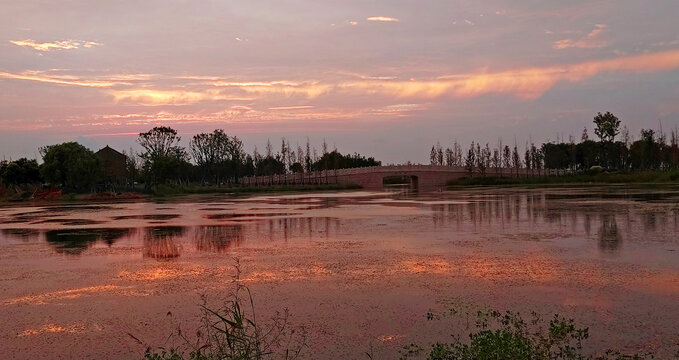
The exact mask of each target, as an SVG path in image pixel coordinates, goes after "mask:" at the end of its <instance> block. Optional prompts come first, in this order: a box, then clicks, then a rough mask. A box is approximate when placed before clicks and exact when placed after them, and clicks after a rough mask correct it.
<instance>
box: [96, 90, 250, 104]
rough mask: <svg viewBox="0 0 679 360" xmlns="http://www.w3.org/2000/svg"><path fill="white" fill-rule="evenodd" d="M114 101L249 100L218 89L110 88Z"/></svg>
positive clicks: (137, 102) (159, 102)
mask: <svg viewBox="0 0 679 360" xmlns="http://www.w3.org/2000/svg"><path fill="white" fill-rule="evenodd" d="M109 94H111V95H113V97H114V98H115V101H116V102H119V103H120V102H123V103H124V102H131V103H135V104H139V105H148V106H155V105H188V104H194V103H197V102H200V101H207V100H251V99H250V98H242V97H241V98H239V97H232V96H228V95H224V94H222V93H221V92H219V91H214V90H213V91H184V90H152V89H132V90H111V91H109Z"/></svg>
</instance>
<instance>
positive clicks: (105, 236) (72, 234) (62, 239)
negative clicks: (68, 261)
mask: <svg viewBox="0 0 679 360" xmlns="http://www.w3.org/2000/svg"><path fill="white" fill-rule="evenodd" d="M131 231H132V230H131V229H67V230H52V231H47V232H45V240H46V241H47V242H48V243H49V244H50V245H52V247H53V248H54V250H56V252H58V253H60V254H66V255H80V254H82V252H83V251H85V250H87V249H89V248H90V247H91V246H93V245H94V244H95V243H96V242H97V241H102V242H104V243H105V244H106V245H108V246H111V245H113V243H114V242H115V241H116V240H118V239H120V238H123V237H125V236H129V234H130V232H131Z"/></svg>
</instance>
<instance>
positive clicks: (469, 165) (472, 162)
mask: <svg viewBox="0 0 679 360" xmlns="http://www.w3.org/2000/svg"><path fill="white" fill-rule="evenodd" d="M475 166H476V145H475V144H474V142H473V141H472V144H471V146H469V151H467V157H465V159H464V167H465V169H467V172H468V173H469V175H472V174H473V173H474V167H475Z"/></svg>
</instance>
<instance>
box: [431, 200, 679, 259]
mask: <svg viewBox="0 0 679 360" xmlns="http://www.w3.org/2000/svg"><path fill="white" fill-rule="evenodd" d="M674 195H675V194H674V193H668V194H655V195H653V196H650V198H651V199H654V200H658V201H659V200H667V199H669V198H672V197H673V196H674ZM630 196H631V197H632V199H630V200H634V201H629V202H625V201H619V200H614V201H613V202H611V201H609V200H606V201H602V200H600V199H602V198H606V199H607V198H613V199H619V198H627V199H629V198H630ZM646 198H647V197H646V196H644V195H643V194H641V193H639V194H634V195H633V196H632V195H625V194H622V195H620V194H618V195H615V194H605V195H601V196H590V195H589V193H586V192H585V193H577V191H576V194H571V195H569V194H563V195H561V194H556V195H555V194H551V193H549V192H548V191H542V192H540V191H534V192H519V191H517V192H510V193H506V192H505V193H501V194H485V195H476V194H465V195H464V196H458V197H457V200H458V201H456V202H452V201H451V203H450V204H435V205H431V206H430V208H431V210H432V212H431V220H432V224H433V225H434V227H435V228H441V229H444V228H452V229H454V230H455V231H457V232H465V231H469V232H474V233H477V232H478V233H483V234H497V235H498V236H502V235H516V234H517V233H518V232H528V233H533V234H535V233H536V232H538V233H539V232H543V233H546V232H554V233H555V234H558V235H559V236H561V237H581V238H589V239H592V240H597V241H598V248H599V250H600V251H601V252H602V253H607V254H612V253H615V252H616V251H617V250H619V249H620V247H621V244H622V242H623V239H626V240H625V241H630V240H631V241H644V242H663V243H665V242H669V241H673V239H676V233H677V232H678V231H679V226H678V224H679V211H676V210H675V209H673V208H671V207H667V208H666V209H663V208H662V206H659V205H655V204H639V203H638V202H637V200H641V199H646ZM459 200H464V201H459ZM465 201H466V202H465ZM663 204H665V203H663ZM663 206H666V205H663ZM518 238H522V237H518Z"/></svg>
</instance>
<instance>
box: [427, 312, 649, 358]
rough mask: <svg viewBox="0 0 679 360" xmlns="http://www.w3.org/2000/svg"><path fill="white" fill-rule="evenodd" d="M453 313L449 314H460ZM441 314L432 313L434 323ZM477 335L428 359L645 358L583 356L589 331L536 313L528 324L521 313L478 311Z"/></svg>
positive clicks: (435, 349) (441, 347)
mask: <svg viewBox="0 0 679 360" xmlns="http://www.w3.org/2000/svg"><path fill="white" fill-rule="evenodd" d="M456 313H457V311H455V310H452V311H449V312H448V313H447V314H456ZM441 316H445V315H440V314H434V313H431V312H430V313H428V314H427V318H428V319H429V320H433V319H436V318H439V317H441ZM476 330H477V331H476V332H473V333H471V334H469V341H462V340H461V339H460V337H459V336H457V337H456V339H455V341H454V342H452V343H449V344H443V343H436V344H434V345H432V347H431V349H430V351H429V354H428V356H427V358H428V359H430V360H453V359H455V360H472V359H474V360H486V359H487V360H491V359H492V360H503V359H507V360H510V359H511V360H542V359H545V360H552V359H554V360H557V359H560V360H581V359H596V360H604V359H618V360H623V359H630V360H631V359H642V357H641V356H640V355H623V354H621V353H619V352H614V351H608V352H606V353H605V354H604V355H603V356H599V357H592V356H588V355H585V354H583V342H584V341H585V340H586V339H587V338H588V337H589V329H588V328H579V327H577V326H576V325H575V323H574V321H573V320H572V319H566V318H564V317H562V316H559V315H554V317H553V318H552V319H551V320H550V321H549V324H548V325H547V326H546V327H545V326H544V324H543V323H542V321H541V319H540V317H539V316H538V315H537V314H536V313H533V314H532V319H531V320H530V321H528V322H527V321H525V320H524V319H523V318H522V317H521V316H520V314H518V313H513V312H510V311H507V312H505V313H501V312H499V311H497V310H487V311H478V312H477V314H476Z"/></svg>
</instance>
